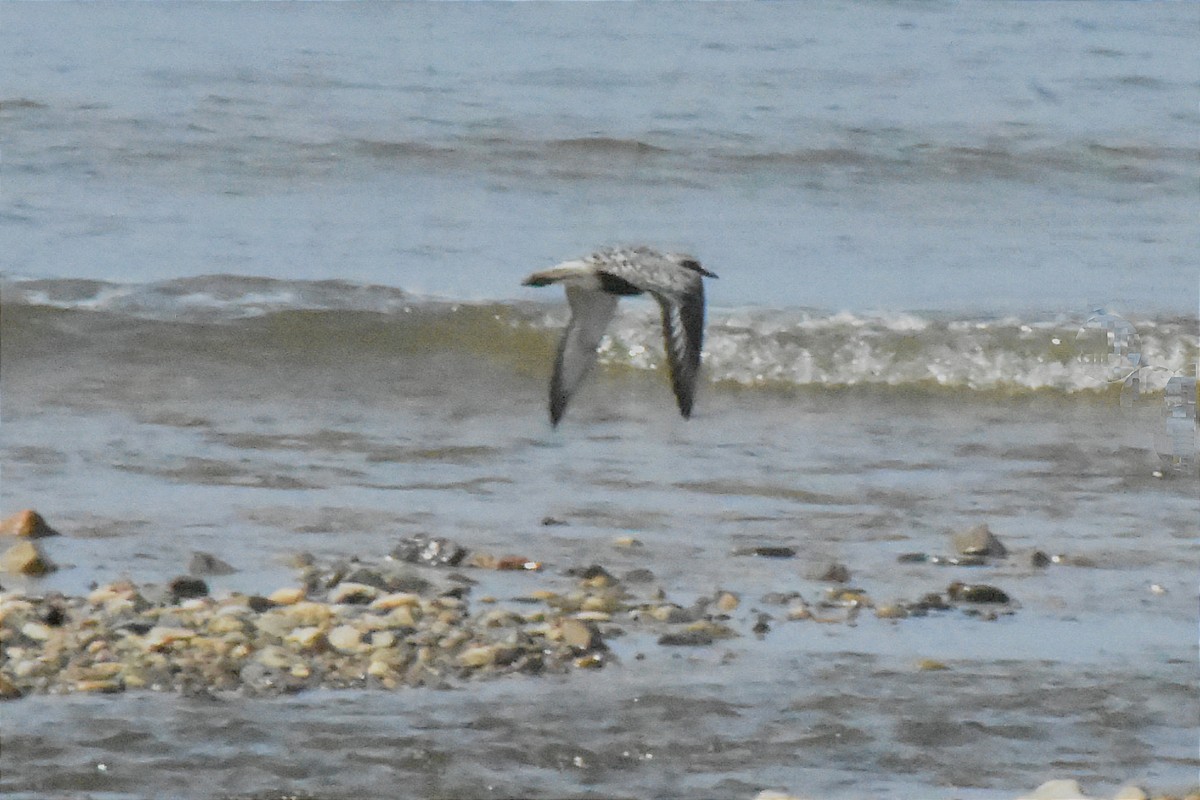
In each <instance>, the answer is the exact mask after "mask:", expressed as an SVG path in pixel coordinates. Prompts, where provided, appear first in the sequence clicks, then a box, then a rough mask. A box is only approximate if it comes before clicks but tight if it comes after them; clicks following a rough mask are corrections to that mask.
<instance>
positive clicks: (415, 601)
mask: <svg viewBox="0 0 1200 800" xmlns="http://www.w3.org/2000/svg"><path fill="white" fill-rule="evenodd" d="M420 605H421V595H419V594H414V593H413V592H392V593H391V594H385V595H383V596H382V597H377V598H375V600H373V601H372V602H371V608H373V609H376V610H379V611H390V610H392V609H394V608H401V607H404V608H411V607H413V606H420Z"/></svg>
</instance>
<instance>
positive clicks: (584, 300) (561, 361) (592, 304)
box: [550, 286, 703, 425]
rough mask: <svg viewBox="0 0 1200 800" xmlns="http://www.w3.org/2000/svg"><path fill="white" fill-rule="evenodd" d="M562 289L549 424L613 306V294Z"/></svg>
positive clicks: (592, 356) (585, 366) (590, 359)
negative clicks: (563, 308)
mask: <svg viewBox="0 0 1200 800" xmlns="http://www.w3.org/2000/svg"><path fill="white" fill-rule="evenodd" d="M566 289H567V302H568V303H570V305H571V321H570V322H569V323H567V330H566V332H565V333H564V334H563V338H562V341H561V342H559V343H558V357H557V358H556V359H555V360H554V377H553V378H551V379H550V423H551V424H552V425H558V421H559V420H560V419H562V416H563V413H564V412H565V411H566V410H567V402H568V401H569V400H570V399H571V396H572V395H573V394H575V390H576V389H578V388H579V384H581V383H582V382H583V379H584V378H585V377H586V376H587V374H588V371H589V370H591V368H592V364H594V363H595V362H596V348H597V347H599V345H600V338H601V337H602V336H603V335H604V329H605V328H607V327H608V323H609V321H610V320H611V319H612V317H613V313H614V312H615V311H616V309H617V297H616V295H611V294H607V293H605V292H603V291H599V290H594V289H585V288H583V287H580V286H567V287H566ZM701 313H703V312H701Z"/></svg>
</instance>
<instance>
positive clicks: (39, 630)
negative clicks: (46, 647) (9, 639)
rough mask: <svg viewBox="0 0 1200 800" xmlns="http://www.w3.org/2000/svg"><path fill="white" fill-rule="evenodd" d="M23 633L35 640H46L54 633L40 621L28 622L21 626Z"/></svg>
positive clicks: (27, 637)
mask: <svg viewBox="0 0 1200 800" xmlns="http://www.w3.org/2000/svg"><path fill="white" fill-rule="evenodd" d="M21 635H22V636H24V637H25V638H26V639H33V640H34V641H35V642H44V641H46V640H47V639H49V638H50V637H51V636H52V635H53V631H51V630H50V628H49V627H47V626H45V625H43V624H42V623H40V622H26V623H25V624H24V625H22V626H21Z"/></svg>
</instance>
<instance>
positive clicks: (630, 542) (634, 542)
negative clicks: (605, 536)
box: [613, 536, 645, 550]
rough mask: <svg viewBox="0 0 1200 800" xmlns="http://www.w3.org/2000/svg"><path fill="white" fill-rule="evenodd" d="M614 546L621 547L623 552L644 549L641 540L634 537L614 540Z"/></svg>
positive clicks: (622, 537) (620, 537) (619, 537)
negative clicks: (637, 548)
mask: <svg viewBox="0 0 1200 800" xmlns="http://www.w3.org/2000/svg"><path fill="white" fill-rule="evenodd" d="M613 546H614V547H620V548H621V549H622V550H632V549H634V548H635V547H644V546H645V545H643V544H642V542H641V540H640V539H635V538H634V537H632V536H618V537H617V538H616V539H613Z"/></svg>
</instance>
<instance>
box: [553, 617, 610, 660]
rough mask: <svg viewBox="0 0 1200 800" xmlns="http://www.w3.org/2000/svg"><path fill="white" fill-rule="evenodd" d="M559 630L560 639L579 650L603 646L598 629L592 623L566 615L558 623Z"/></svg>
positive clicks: (586, 650) (598, 648)
mask: <svg viewBox="0 0 1200 800" xmlns="http://www.w3.org/2000/svg"><path fill="white" fill-rule="evenodd" d="M559 630H560V631H561V632H562V640H563V641H564V642H565V643H566V644H568V645H570V646H571V647H573V648H575V649H576V650H578V651H580V652H588V651H590V650H600V649H603V648H604V642H603V641H602V640H601V638H600V631H599V629H597V628H596V625H595V624H594V623H591V622H585V621H583V620H579V619H572V618H570V617H568V618H566V619H564V620H562V621H561V622H560V623H559Z"/></svg>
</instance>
